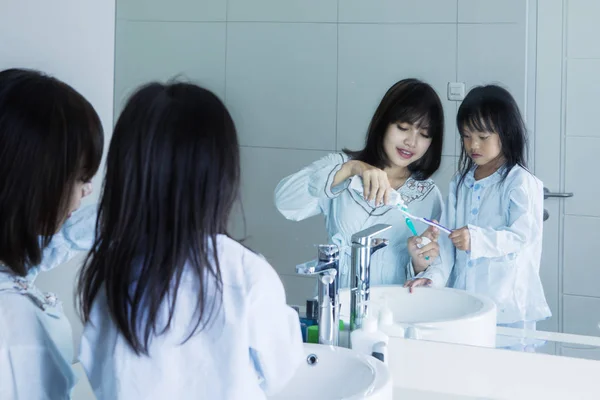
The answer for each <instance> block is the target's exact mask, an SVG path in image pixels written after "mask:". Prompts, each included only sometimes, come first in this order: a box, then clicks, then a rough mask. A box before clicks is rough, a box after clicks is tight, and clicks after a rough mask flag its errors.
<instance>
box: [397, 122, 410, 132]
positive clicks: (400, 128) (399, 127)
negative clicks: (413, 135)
mask: <svg viewBox="0 0 600 400" xmlns="http://www.w3.org/2000/svg"><path fill="white" fill-rule="evenodd" d="M396 127H397V128H398V129H399V130H401V131H402V132H406V131H407V130H408V129H407V128H404V127H403V126H401V125H400V124H396Z"/></svg>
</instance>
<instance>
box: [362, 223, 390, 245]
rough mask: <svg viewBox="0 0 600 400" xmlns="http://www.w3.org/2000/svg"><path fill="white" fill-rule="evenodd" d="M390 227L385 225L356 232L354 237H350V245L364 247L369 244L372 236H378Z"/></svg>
mask: <svg viewBox="0 0 600 400" xmlns="http://www.w3.org/2000/svg"><path fill="white" fill-rule="evenodd" d="M391 227H392V226H391V225H387V224H377V225H373V226H372V227H370V228H367V229H364V230H362V231H360V232H356V233H355V234H354V235H352V243H355V244H360V245H363V246H366V245H368V244H369V243H370V242H371V239H372V238H373V236H375V235H379V234H380V233H381V232H383V231H386V230H388V229H390V228H391Z"/></svg>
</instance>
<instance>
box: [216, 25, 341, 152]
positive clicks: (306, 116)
mask: <svg viewBox="0 0 600 400" xmlns="http://www.w3.org/2000/svg"><path fill="white" fill-rule="evenodd" d="M336 45H337V31H336V26H335V25H332V24H278V23H267V24H261V23H229V25H228V39H227V89H226V90H227V103H228V105H229V106H230V108H231V110H232V112H233V114H234V118H235V120H236V122H237V123H238V126H239V128H240V139H241V143H242V144H243V145H249V146H265V147H283V148H301V149H322V150H325V149H327V150H333V149H335V124H336V121H335V119H336V111H335V104H336V73H337V72H336V67H337V61H336Z"/></svg>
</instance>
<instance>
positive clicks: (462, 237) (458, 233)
mask: <svg viewBox="0 0 600 400" xmlns="http://www.w3.org/2000/svg"><path fill="white" fill-rule="evenodd" d="M448 237H449V238H450V240H452V243H454V247H456V248H457V249H458V250H463V251H471V234H470V233H469V228H468V227H466V226H463V227H462V228H460V229H455V230H453V231H452V233H451V234H450V235H448Z"/></svg>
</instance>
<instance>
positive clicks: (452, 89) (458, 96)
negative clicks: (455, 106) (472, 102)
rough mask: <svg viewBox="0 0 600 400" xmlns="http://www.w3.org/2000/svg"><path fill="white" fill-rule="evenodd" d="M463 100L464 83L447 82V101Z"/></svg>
mask: <svg viewBox="0 0 600 400" xmlns="http://www.w3.org/2000/svg"><path fill="white" fill-rule="evenodd" d="M464 98H465V83H464V82H448V100H453V101H460V100H463V99H464Z"/></svg>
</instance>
